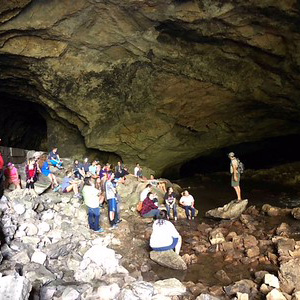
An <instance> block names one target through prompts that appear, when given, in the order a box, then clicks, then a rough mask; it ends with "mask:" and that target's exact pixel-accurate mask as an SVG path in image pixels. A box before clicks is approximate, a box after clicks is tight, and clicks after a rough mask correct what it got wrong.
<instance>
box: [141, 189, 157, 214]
mask: <svg viewBox="0 0 300 300" xmlns="http://www.w3.org/2000/svg"><path fill="white" fill-rule="evenodd" d="M155 200H157V199H155V197H154V194H153V193H152V192H149V193H148V194H147V197H146V199H145V200H144V201H143V206H142V210H141V215H142V217H143V218H153V217H155V218H157V216H158V215H159V209H158V206H157V205H156V204H155V203H154V201H155Z"/></svg>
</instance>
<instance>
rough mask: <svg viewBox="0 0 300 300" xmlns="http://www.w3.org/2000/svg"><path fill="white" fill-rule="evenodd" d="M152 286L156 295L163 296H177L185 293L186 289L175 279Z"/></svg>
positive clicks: (160, 281) (161, 281)
mask: <svg viewBox="0 0 300 300" xmlns="http://www.w3.org/2000/svg"><path fill="white" fill-rule="evenodd" d="M153 286H154V290H155V292H156V293H157V294H161V295H164V296H179V295H183V294H184V293H185V292H186V287H185V286H184V285H183V284H182V283H181V282H180V281H179V280H178V279H176V278H169V279H165V280H159V281H156V282H155V283H154V285H153Z"/></svg>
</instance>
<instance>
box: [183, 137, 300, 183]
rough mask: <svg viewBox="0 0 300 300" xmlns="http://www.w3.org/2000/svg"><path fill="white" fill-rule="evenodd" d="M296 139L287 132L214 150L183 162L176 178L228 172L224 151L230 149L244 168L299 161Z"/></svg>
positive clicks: (297, 140) (261, 167)
mask: <svg viewBox="0 0 300 300" xmlns="http://www.w3.org/2000/svg"><path fill="white" fill-rule="evenodd" d="M299 139H300V135H288V136H282V137H276V138H269V139H265V140H262V141H258V142H251V143H241V144H238V145H233V146H231V147H226V148H222V149H216V150H214V151H212V152H211V153H210V154H209V155H206V156H202V157H199V158H197V159H194V160H191V161H189V162H187V163H185V164H183V165H182V166H181V168H180V177H181V178H183V177H189V176H193V175H195V174H197V173H198V174H199V173H200V174H207V173H213V172H219V171H225V172H227V171H229V159H228V157H227V154H228V153H229V152H231V151H233V152H234V153H235V154H236V157H238V158H239V159H240V160H241V161H242V162H243V163H244V164H245V168H246V169H254V170H258V169H267V168H271V167H274V166H278V165H282V164H285V163H291V162H295V161H299V160H300V159H299V153H300V146H299Z"/></svg>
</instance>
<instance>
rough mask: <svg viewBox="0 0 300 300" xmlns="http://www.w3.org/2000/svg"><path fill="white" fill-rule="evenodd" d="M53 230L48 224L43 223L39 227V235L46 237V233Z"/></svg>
mask: <svg viewBox="0 0 300 300" xmlns="http://www.w3.org/2000/svg"><path fill="white" fill-rule="evenodd" d="M50 229H51V227H50V225H49V224H48V223H47V222H41V223H40V224H39V225H38V230H39V231H38V233H37V234H38V235H44V234H45V233H47V232H49V231H50Z"/></svg>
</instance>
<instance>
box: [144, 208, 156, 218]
mask: <svg viewBox="0 0 300 300" xmlns="http://www.w3.org/2000/svg"><path fill="white" fill-rule="evenodd" d="M159 212H160V211H159V209H151V210H150V211H148V212H147V213H145V214H143V215H142V217H143V218H153V217H158V215H159Z"/></svg>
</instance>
